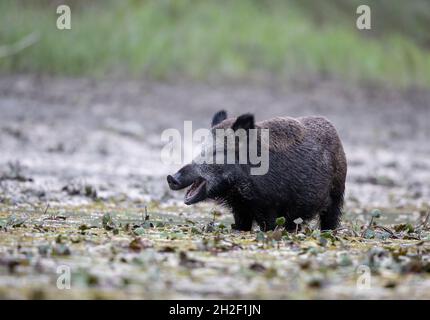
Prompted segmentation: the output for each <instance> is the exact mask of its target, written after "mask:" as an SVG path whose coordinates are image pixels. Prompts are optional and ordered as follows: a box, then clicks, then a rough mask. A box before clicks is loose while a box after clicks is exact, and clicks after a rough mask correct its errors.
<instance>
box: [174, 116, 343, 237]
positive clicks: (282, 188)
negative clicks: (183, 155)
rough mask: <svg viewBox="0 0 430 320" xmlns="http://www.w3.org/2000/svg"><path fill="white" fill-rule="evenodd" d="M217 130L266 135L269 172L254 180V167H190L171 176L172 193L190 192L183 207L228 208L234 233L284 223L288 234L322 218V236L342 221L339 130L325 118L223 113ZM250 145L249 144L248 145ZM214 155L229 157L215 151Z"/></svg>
mask: <svg viewBox="0 0 430 320" xmlns="http://www.w3.org/2000/svg"><path fill="white" fill-rule="evenodd" d="M217 129H231V130H232V131H233V132H236V131H237V130H239V129H243V130H244V131H245V132H247V133H248V132H250V130H251V129H256V130H257V131H258V130H261V129H268V132H269V141H268V145H269V146H268V150H269V156H268V160H269V166H268V170H267V173H266V174H262V175H252V174H251V172H250V169H251V167H252V165H251V163H250V162H249V161H248V162H246V163H234V164H225V163H222V164H218V163H216V164H208V163H200V162H199V163H197V162H196V161H192V162H191V163H190V164H188V165H185V166H184V167H182V168H181V169H180V170H179V171H178V172H177V173H175V174H174V175H169V176H167V182H168V184H169V187H170V188H171V189H172V190H180V189H183V188H186V187H190V188H189V189H188V191H187V192H186V195H185V203H186V204H188V205H190V204H194V203H197V202H200V201H203V200H206V199H210V200H214V201H216V202H217V203H219V204H223V205H225V206H227V207H229V208H230V209H231V211H232V213H233V216H234V224H233V225H232V228H234V229H236V230H241V231H249V230H251V228H252V225H253V222H254V221H255V222H256V223H257V224H258V225H259V227H260V229H261V230H263V231H266V230H272V229H274V228H275V226H276V219H277V218H278V217H285V219H286V224H285V227H286V229H287V230H294V229H295V227H296V225H295V223H294V220H295V219H297V218H302V219H303V220H304V221H309V220H311V219H313V218H315V217H317V216H318V217H319V223H320V228H321V229H322V230H329V229H335V228H336V227H337V226H338V224H339V222H340V218H341V215H342V206H343V195H344V190H345V178H346V172H347V163H346V158H345V153H344V150H343V146H342V143H341V141H340V138H339V136H338V133H337V131H336V129H335V127H334V126H333V125H332V124H331V123H330V121H328V120H327V119H326V118H324V117H319V116H309V117H300V118H290V117H276V118H272V119H269V120H265V121H261V122H254V116H253V115H252V114H244V115H241V116H239V117H237V118H230V119H227V114H226V112H225V111H220V112H218V113H216V114H215V115H214V117H213V120H212V129H211V130H212V134H213V135H215V132H216V130H217ZM247 143H248V144H249V143H250V140H247ZM213 150H215V151H214V153H219V152H225V151H226V150H225V149H224V150H222V149H221V150H220V149H219V148H218V149H216V148H214V149H213Z"/></svg>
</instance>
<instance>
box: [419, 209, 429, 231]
mask: <svg viewBox="0 0 430 320" xmlns="http://www.w3.org/2000/svg"><path fill="white" fill-rule="evenodd" d="M429 220H430V210H429V211H428V212H427V215H426V217H425V219H424V221H423V223H421V224H420V225H419V226H418V228H422V229H424V228H425V227H426V226H427V224H428V222H429Z"/></svg>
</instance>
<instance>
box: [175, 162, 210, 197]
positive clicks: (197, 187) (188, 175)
mask: <svg viewBox="0 0 430 320" xmlns="http://www.w3.org/2000/svg"><path fill="white" fill-rule="evenodd" d="M167 183H168V184H169V187H170V189H172V190H181V189H184V188H186V187H190V188H189V189H188V190H187V192H186V194H185V199H184V202H185V204H193V203H196V202H199V201H202V200H204V199H206V198H207V190H206V180H205V179H204V178H203V177H201V176H199V175H198V174H197V173H196V168H195V167H193V165H187V166H185V167H183V168H182V169H181V170H179V171H178V172H176V173H175V174H174V175H168V176H167Z"/></svg>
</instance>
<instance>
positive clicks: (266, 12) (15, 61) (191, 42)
mask: <svg viewBox="0 0 430 320" xmlns="http://www.w3.org/2000/svg"><path fill="white" fill-rule="evenodd" d="M60 4H67V5H69V6H70V8H71V12H72V29H71V30H69V31H59V30H58V29H57V28H56V27H55V23H56V20H57V17H58V15H57V14H56V7H57V6H58V5H60ZM361 4H364V3H363V1H360V0H329V1H311V0H301V1H300V0H286V1H271V0H245V1H242V0H239V1H227V0H221V1H190V0H179V1H172V0H160V1H151V0H125V1H112V0H107V1H106V0H104V1H100V0H94V1H83V0H69V1H57V0H35V1H26V0H15V1H13V0H3V1H1V3H0V18H1V19H0V44H1V45H2V47H1V49H0V57H2V58H1V60H0V70H2V71H3V72H8V73H15V72H19V73H22V72H31V73H43V74H51V75H53V74H56V75H68V76H82V75H85V76H106V75H118V74H119V75H126V76H130V77H135V78H136V77H138V78H140V77H147V78H151V79H159V80H164V79H172V78H173V79H176V78H178V77H181V78H183V77H186V78H187V79H193V80H206V79H212V78H222V79H235V80H237V79H255V78H261V77H270V78H271V79H273V78H275V79H296V78H306V77H309V76H315V75H318V76H322V77H335V78H339V79H341V80H343V81H344V80H346V81H366V82H368V81H375V82H388V83H390V84H395V85H402V86H408V85H420V86H429V85H430V58H429V46H430V34H429V32H428V30H429V29H430V3H429V2H428V1H426V0H414V1H401V0H394V1H393V0H373V1H371V2H370V3H369V4H371V13H372V19H371V23H372V29H371V30H367V31H366V30H363V31H359V30H357V28H356V19H357V17H358V14H357V13H356V9H357V7H358V6H359V5H361ZM28 37H30V42H29V43H27V42H26V41H25V40H28ZM23 40H24V47H25V49H24V48H21V46H20V44H21V43H22V41H23ZM26 44H28V47H27V46H26ZM11 49H12V50H11ZM14 49H18V50H14ZM20 49H22V50H20ZM9 51H11V52H9ZM8 53H10V54H8Z"/></svg>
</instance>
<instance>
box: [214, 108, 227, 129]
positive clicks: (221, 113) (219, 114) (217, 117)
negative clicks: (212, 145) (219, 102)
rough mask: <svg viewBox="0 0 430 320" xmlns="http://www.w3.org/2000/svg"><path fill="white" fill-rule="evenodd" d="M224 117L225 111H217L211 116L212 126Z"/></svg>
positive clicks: (225, 117) (225, 116) (225, 115)
mask: <svg viewBox="0 0 430 320" xmlns="http://www.w3.org/2000/svg"><path fill="white" fill-rule="evenodd" d="M225 119H227V112H225V111H224V110H221V111H218V112H217V113H215V114H214V116H213V118H212V127H214V126H216V125H217V124H219V123H221V122H223V121H224V120H225Z"/></svg>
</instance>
